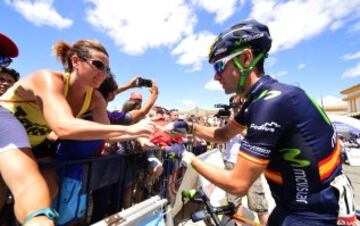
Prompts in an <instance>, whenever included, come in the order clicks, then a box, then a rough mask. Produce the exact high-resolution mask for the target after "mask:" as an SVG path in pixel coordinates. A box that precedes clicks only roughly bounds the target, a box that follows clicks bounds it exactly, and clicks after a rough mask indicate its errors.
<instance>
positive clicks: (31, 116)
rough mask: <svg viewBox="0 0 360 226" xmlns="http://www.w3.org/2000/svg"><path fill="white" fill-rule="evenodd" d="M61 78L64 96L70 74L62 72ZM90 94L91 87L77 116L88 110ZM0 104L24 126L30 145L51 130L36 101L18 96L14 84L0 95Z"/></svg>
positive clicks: (44, 137) (67, 89) (36, 143)
mask: <svg viewBox="0 0 360 226" xmlns="http://www.w3.org/2000/svg"><path fill="white" fill-rule="evenodd" d="M63 79H64V95H65V97H66V96H67V95H68V92H69V86H70V74H69V73H64V76H63ZM92 94H93V88H89V89H88V90H86V94H85V98H84V102H83V104H82V107H81V109H80V111H79V113H78V114H77V115H76V117H77V118H78V117H80V116H81V115H83V114H84V113H85V112H86V111H87V110H88V108H89V106H90V103H91V98H92ZM0 105H1V106H2V107H4V108H6V109H8V110H9V111H10V112H12V113H13V114H14V116H15V117H16V118H17V119H18V120H19V121H20V123H21V124H22V125H23V126H24V128H25V130H26V133H27V135H28V137H29V140H30V144H31V146H32V147H35V146H37V145H39V144H40V143H42V142H43V141H44V140H45V139H46V136H47V135H48V134H49V133H50V132H51V129H50V128H49V126H48V125H47V122H46V120H45V118H44V116H43V114H42V112H41V109H40V107H39V105H37V103H36V101H35V100H24V99H23V97H21V96H19V94H18V93H17V87H16V86H13V87H11V88H10V89H9V90H8V91H7V92H6V93H5V94H4V95H3V96H1V98H0Z"/></svg>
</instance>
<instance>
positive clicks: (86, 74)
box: [0, 40, 155, 225]
mask: <svg viewBox="0 0 360 226" xmlns="http://www.w3.org/2000/svg"><path fill="white" fill-rule="evenodd" d="M54 53H55V55H56V56H57V57H58V59H59V60H60V61H61V63H62V65H63V66H64V69H65V72H58V71H52V70H40V71H36V72H34V73H32V74H30V75H28V76H27V77H26V79H21V80H19V81H18V82H17V83H16V84H15V85H14V86H13V87H11V88H10V89H9V90H8V91H7V92H6V93H5V95H3V96H1V98H0V104H1V106H2V108H0V120H1V122H2V123H1V124H0V131H1V134H4V135H2V136H1V138H0V141H1V142H0V152H1V155H0V165H1V167H0V172H1V175H2V177H3V179H4V180H5V182H6V184H7V185H8V187H9V188H10V190H11V192H12V194H13V196H14V200H15V214H16V217H17V219H18V220H19V221H20V222H22V223H23V224H24V225H54V222H53V221H54V220H55V218H56V212H55V211H54V210H52V209H51V208H50V203H51V199H50V192H49V188H48V186H47V184H46V181H45V180H44V178H43V177H42V175H41V174H40V172H39V170H38V166H37V164H36V160H35V158H34V156H33V154H32V151H31V147H34V146H36V145H38V144H40V143H41V142H43V141H44V140H45V138H46V136H47V135H48V134H49V133H50V132H51V131H53V132H54V133H55V135H57V136H58V137H59V138H60V139H80V140H97V139H101V140H109V141H121V140H129V139H134V138H137V137H140V136H145V135H147V134H149V133H152V132H153V131H154V129H155V128H154V125H153V124H152V123H150V122H143V123H141V124H135V125H133V126H126V127H125V126H120V125H107V124H109V119H108V117H107V114H106V102H105V101H104V99H103V98H102V96H101V94H100V93H99V92H98V91H97V90H95V89H96V88H98V87H99V86H100V84H101V83H102V82H103V80H104V79H105V78H106V76H107V75H108V73H109V56H108V53H107V51H106V50H105V48H104V47H103V46H102V45H101V44H100V43H99V42H97V41H93V40H79V41H77V42H76V43H75V44H73V45H70V44H68V43H66V42H64V41H60V42H58V43H57V44H56V45H55V46H54ZM89 110H90V111H92V116H93V119H94V121H96V122H90V121H87V120H82V119H78V118H76V117H79V116H81V115H82V114H83V113H85V112H87V111H89Z"/></svg>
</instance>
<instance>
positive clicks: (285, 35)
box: [250, 0, 360, 52]
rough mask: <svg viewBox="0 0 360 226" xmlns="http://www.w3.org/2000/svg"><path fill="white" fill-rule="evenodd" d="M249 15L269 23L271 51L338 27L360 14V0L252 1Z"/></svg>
mask: <svg viewBox="0 0 360 226" xmlns="http://www.w3.org/2000/svg"><path fill="white" fill-rule="evenodd" d="M252 4H253V8H252V11H251V13H250V16H251V17H253V18H255V19H257V20H259V21H261V22H263V23H265V24H267V25H268V26H269V28H270V33H271V35H272V37H273V46H272V52H276V51H278V50H283V49H289V48H292V47H294V46H295V45H296V44H298V43H300V42H302V41H304V40H308V39H311V38H313V37H315V36H317V35H319V34H320V33H321V32H323V31H324V30H326V29H329V28H330V29H333V30H334V29H338V28H340V27H341V26H344V25H345V24H346V22H348V21H351V20H350V19H349V18H350V17H356V14H358V13H359V11H356V10H359V8H360V1H359V0H347V1H344V0H316V1H305V0H290V1H286V2H283V1H279V0H252Z"/></svg>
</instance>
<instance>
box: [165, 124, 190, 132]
mask: <svg viewBox="0 0 360 226" xmlns="http://www.w3.org/2000/svg"><path fill="white" fill-rule="evenodd" d="M190 127H191V126H190V125H189V124H188V123H187V122H184V121H177V122H170V123H168V124H167V125H166V126H164V127H163V129H164V131H165V132H167V133H170V134H175V135H186V134H188V133H190V132H191V131H190V130H191V128H190Z"/></svg>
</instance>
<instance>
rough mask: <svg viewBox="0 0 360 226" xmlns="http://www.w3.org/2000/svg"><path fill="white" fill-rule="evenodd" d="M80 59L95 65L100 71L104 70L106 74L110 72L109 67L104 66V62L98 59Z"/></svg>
mask: <svg viewBox="0 0 360 226" xmlns="http://www.w3.org/2000/svg"><path fill="white" fill-rule="evenodd" d="M80 59H82V60H85V61H87V62H89V63H90V64H92V65H93V66H95V67H96V68H97V69H98V70H100V71H104V72H106V73H108V74H109V73H110V68H109V67H107V66H105V64H104V63H103V62H102V61H100V60H95V59H89V58H80Z"/></svg>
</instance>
